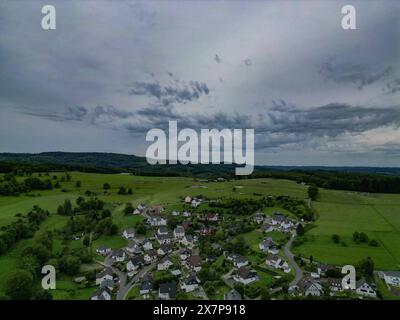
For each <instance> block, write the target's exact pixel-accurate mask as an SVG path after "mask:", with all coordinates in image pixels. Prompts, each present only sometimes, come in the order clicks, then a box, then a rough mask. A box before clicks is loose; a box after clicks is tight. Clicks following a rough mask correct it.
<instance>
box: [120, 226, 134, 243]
mask: <svg viewBox="0 0 400 320" xmlns="http://www.w3.org/2000/svg"><path fill="white" fill-rule="evenodd" d="M122 236H123V237H124V238H125V239H126V240H132V239H133V238H135V230H133V229H131V228H129V229H126V230H124V232H123V233H122Z"/></svg>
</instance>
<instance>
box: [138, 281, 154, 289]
mask: <svg viewBox="0 0 400 320" xmlns="http://www.w3.org/2000/svg"><path fill="white" fill-rule="evenodd" d="M140 290H141V291H142V290H153V281H152V280H149V279H146V280H143V281H142V282H141V283H140Z"/></svg>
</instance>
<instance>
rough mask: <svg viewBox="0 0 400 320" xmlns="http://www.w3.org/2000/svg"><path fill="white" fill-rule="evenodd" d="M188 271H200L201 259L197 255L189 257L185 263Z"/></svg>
mask: <svg viewBox="0 0 400 320" xmlns="http://www.w3.org/2000/svg"><path fill="white" fill-rule="evenodd" d="M185 263H186V266H187V268H188V269H190V270H193V271H196V272H199V271H200V270H201V258H200V256H198V255H193V256H190V257H189V258H187V259H186V261H185Z"/></svg>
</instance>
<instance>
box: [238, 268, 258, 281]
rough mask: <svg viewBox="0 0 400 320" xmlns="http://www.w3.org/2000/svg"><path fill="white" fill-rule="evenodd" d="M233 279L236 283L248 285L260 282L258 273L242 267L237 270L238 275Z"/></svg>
mask: <svg viewBox="0 0 400 320" xmlns="http://www.w3.org/2000/svg"><path fill="white" fill-rule="evenodd" d="M233 279H234V280H235V281H236V282H240V283H242V284H244V285H246V284H250V283H252V282H255V281H258V280H259V277H258V275H257V272H255V271H254V270H249V269H248V268H246V267H240V268H239V269H238V270H237V272H236V274H235V275H234V276H233Z"/></svg>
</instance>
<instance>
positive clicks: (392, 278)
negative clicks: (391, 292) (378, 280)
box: [382, 271, 400, 287]
mask: <svg viewBox="0 0 400 320" xmlns="http://www.w3.org/2000/svg"><path fill="white" fill-rule="evenodd" d="M382 273H383V280H385V283H386V284H387V285H388V286H395V287H399V286H400V271H383V272H382Z"/></svg>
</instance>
